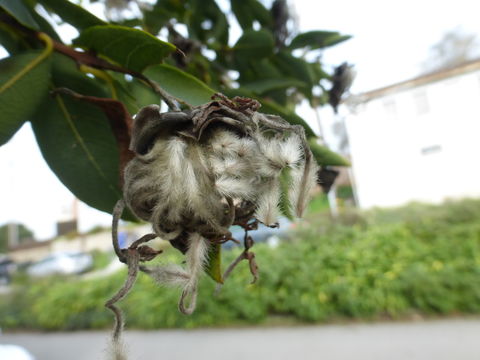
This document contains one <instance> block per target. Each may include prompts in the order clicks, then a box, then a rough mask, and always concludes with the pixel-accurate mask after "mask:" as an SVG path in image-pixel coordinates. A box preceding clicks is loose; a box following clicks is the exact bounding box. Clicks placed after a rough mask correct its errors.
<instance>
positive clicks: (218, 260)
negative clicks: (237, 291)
mask: <svg viewBox="0 0 480 360" xmlns="http://www.w3.org/2000/svg"><path fill="white" fill-rule="evenodd" d="M221 255H222V245H221V244H211V245H210V248H209V249H208V262H207V264H206V266H205V272H206V273H207V274H208V276H210V277H211V278H212V279H213V280H215V281H216V282H217V283H219V284H223V276H222V256H221Z"/></svg>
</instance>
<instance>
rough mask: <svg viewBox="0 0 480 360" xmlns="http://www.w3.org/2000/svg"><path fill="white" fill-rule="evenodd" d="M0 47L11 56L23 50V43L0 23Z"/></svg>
mask: <svg viewBox="0 0 480 360" xmlns="http://www.w3.org/2000/svg"><path fill="white" fill-rule="evenodd" d="M0 45H1V46H3V48H4V49H5V50H6V51H7V52H8V53H9V54H11V55H13V54H16V53H18V52H20V51H21V50H22V49H23V50H25V49H24V48H25V45H26V44H24V41H22V39H20V38H19V37H18V36H17V35H16V34H15V33H14V32H13V31H11V29H9V28H8V27H7V26H5V25H4V24H2V23H0Z"/></svg>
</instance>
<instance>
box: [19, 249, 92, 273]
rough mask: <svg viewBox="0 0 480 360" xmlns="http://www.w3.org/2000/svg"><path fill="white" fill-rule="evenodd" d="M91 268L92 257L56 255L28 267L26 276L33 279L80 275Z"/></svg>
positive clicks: (75, 253)
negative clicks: (56, 275)
mask: <svg viewBox="0 0 480 360" xmlns="http://www.w3.org/2000/svg"><path fill="white" fill-rule="evenodd" d="M92 266H93V258H92V255H90V254H87V253H81V252H64V253H57V254H53V255H50V256H48V257H46V258H45V259H43V260H41V261H39V262H37V263H34V264H32V265H30V266H29V267H28V268H27V274H28V275H30V276H34V277H42V276H48V275H55V274H58V275H72V274H80V273H83V272H85V271H87V270H89V269H91V268H92Z"/></svg>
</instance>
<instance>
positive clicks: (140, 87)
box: [120, 79, 160, 113]
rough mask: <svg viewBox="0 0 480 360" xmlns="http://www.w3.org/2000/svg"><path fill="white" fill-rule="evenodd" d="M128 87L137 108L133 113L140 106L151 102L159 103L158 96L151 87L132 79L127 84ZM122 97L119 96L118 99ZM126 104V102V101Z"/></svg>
mask: <svg viewBox="0 0 480 360" xmlns="http://www.w3.org/2000/svg"><path fill="white" fill-rule="evenodd" d="M128 89H130V94H131V95H130V96H132V97H133V98H134V101H135V104H136V107H137V109H136V110H135V111H134V113H137V112H138V110H140V109H141V108H142V107H144V106H147V105H151V104H160V96H159V95H158V94H157V93H155V92H154V91H153V90H152V88H150V87H149V86H147V85H145V84H143V83H141V82H140V81H138V80H135V79H134V80H133V81H132V83H131V84H129V85H128ZM121 99H122V97H120V100H121ZM126 105H128V103H126ZM129 109H130V108H129Z"/></svg>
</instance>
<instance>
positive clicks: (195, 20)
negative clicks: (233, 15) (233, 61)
mask: <svg viewBox="0 0 480 360" xmlns="http://www.w3.org/2000/svg"><path fill="white" fill-rule="evenodd" d="M189 2H190V6H191V10H190V17H189V21H188V26H189V29H188V30H189V33H190V35H191V37H192V38H194V39H198V40H200V41H201V42H203V43H209V44H212V43H215V42H216V43H219V44H222V45H227V44H228V21H227V18H226V17H225V14H224V13H223V12H222V10H221V9H220V8H219V7H218V5H217V3H216V2H215V1H214V0H190V1H189Z"/></svg>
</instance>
